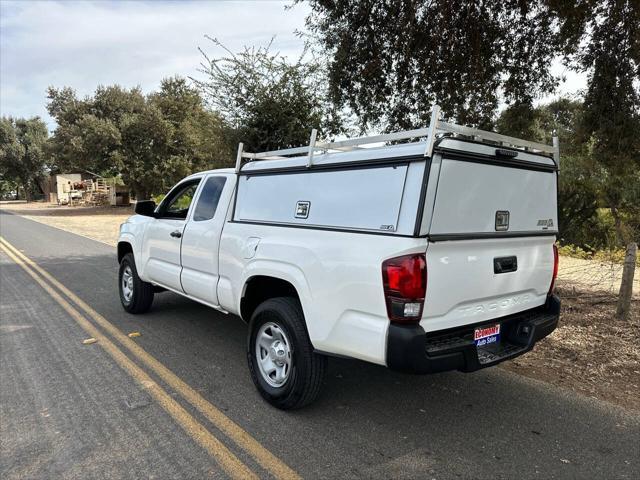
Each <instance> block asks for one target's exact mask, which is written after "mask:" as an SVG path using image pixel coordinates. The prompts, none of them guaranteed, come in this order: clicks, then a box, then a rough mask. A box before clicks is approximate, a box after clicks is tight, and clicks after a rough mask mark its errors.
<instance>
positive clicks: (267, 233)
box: [118, 107, 560, 408]
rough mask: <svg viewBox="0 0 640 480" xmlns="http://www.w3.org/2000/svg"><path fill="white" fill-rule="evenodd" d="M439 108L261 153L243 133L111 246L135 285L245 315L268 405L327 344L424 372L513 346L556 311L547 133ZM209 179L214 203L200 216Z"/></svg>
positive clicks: (314, 364) (522, 344) (524, 342)
mask: <svg viewBox="0 0 640 480" xmlns="http://www.w3.org/2000/svg"><path fill="white" fill-rule="evenodd" d="M437 119H438V109H437V107H436V108H434V115H433V116H432V121H431V124H430V126H429V127H428V128H425V129H421V130H413V131H409V132H399V133H395V134H390V135H382V136H376V137H367V138H360V139H352V140H345V141H341V142H333V143H321V142H317V141H316V133H315V131H313V132H312V135H311V141H310V144H309V145H308V146H305V147H300V148H293V149H286V150H280V151H274V152H263V153H249V152H245V151H244V149H243V146H242V144H241V145H240V147H239V151H238V158H237V164H236V168H235V169H234V170H231V169H227V170H217V171H216V170H214V171H209V172H203V173H199V174H196V175H192V176H191V177H188V178H186V179H185V180H183V181H182V182H180V183H179V184H178V185H177V186H176V187H174V189H173V190H172V191H171V192H170V193H169V194H168V195H167V197H166V198H165V200H164V201H163V203H161V204H160V205H159V206H158V207H156V208H155V209H154V210H152V211H151V210H148V211H146V212H144V211H143V206H141V208H140V212H141V213H142V214H143V215H139V216H136V217H132V219H131V220H130V221H129V222H128V223H127V224H124V225H123V228H122V233H121V239H120V243H119V246H118V252H119V259H120V260H121V261H125V257H126V256H127V254H128V253H130V254H131V256H132V257H133V258H134V260H135V261H134V265H135V269H131V268H130V269H129V270H130V274H131V276H133V277H137V278H138V280H139V282H140V286H139V287H138V290H144V289H145V288H146V289H147V290H146V291H145V294H146V295H147V297H148V296H149V291H150V290H149V289H151V288H155V289H156V290H157V289H158V287H163V288H166V289H169V290H172V291H174V292H177V293H179V294H181V295H184V296H187V297H189V298H192V299H194V300H196V301H199V302H202V303H205V304H207V305H209V306H212V307H214V308H216V309H218V310H220V311H223V312H228V313H234V314H237V315H240V316H241V317H242V318H243V319H244V320H245V321H247V322H248V323H249V325H250V335H249V342H248V358H249V365H250V369H251V372H252V378H253V380H254V382H255V383H256V386H257V387H258V389H259V391H260V392H261V393H262V395H263V396H264V397H265V398H266V399H267V400H268V401H270V402H271V403H273V404H274V405H276V406H278V407H280V408H294V407H299V406H301V405H302V404H305V403H308V402H309V401H311V399H312V398H314V397H315V395H317V392H318V391H319V385H320V380H318V378H321V373H322V372H324V365H325V363H326V358H325V356H326V355H340V356H347V357H352V358H358V359H362V360H366V361H369V362H373V363H378V364H381V365H386V366H389V367H390V368H394V369H399V370H409V371H414V372H425V373H426V372H434V371H442V370H449V369H458V370H462V371H473V370H477V369H478V368H482V367H485V366H489V365H493V364H496V363H498V362H500V361H502V360H506V359H509V358H513V357H514V356H517V355H520V354H522V353H524V352H526V351H528V350H529V349H531V348H532V347H533V345H534V344H535V342H536V341H538V340H539V339H541V338H543V337H544V336H546V335H548V334H549V333H550V332H551V331H553V329H554V328H555V327H556V325H557V321H558V315H559V307H560V302H559V300H558V298H557V297H556V296H554V295H552V288H553V282H554V279H555V274H556V272H557V252H556V250H555V247H554V242H555V238H556V235H557V233H558V232H557V225H558V220H557V176H558V162H559V154H558V145H557V141H554V145H553V146H549V145H544V144H537V143H532V142H528V141H524V140H518V139H514V138H511V137H506V136H501V135H497V134H495V133H492V132H482V131H480V130H476V129H471V128H467V127H462V126H458V125H453V124H447V123H444V122H439V121H438V120H437ZM407 139H412V140H417V141H414V142H413V143H403V144H399V145H392V146H389V145H385V146H378V147H374V148H370V146H371V144H375V143H378V144H379V143H380V142H394V141H399V140H407ZM367 144H368V145H369V147H367ZM211 179H214V180H215V179H217V180H215V183H216V184H218V185H219V187H218V191H217V198H216V199H215V201H216V204H217V207H214V211H215V214H213V216H212V218H208V219H207V220H204V221H203V220H202V218H200V217H201V216H199V215H195V216H194V211H198V210H199V208H200V205H201V204H202V203H205V202H209V203H210V202H211V192H210V191H209V190H207V189H208V188H209V187H208V186H207V185H209V184H211V183H212V180H211ZM187 188H189V189H192V193H191V195H192V197H190V202H191V203H190V205H189V206H188V207H187V208H186V209H185V210H184V211H181V213H180V215H179V218H176V216H175V214H174V213H173V210H171V205H172V202H174V201H175V199H176V198H177V197H179V195H180V192H182V191H186V189H187ZM209 203H207V204H206V205H209ZM170 211H171V212H172V213H171V215H169V214H168V213H167V212H170ZM169 234H170V235H171V237H172V238H171V239H169V238H167V235H169ZM172 249H173V250H172ZM129 261H130V262H131V259H130V260H129ZM125 263H126V261H125ZM124 268H125V270H126V265H125V267H124ZM122 271H123V267H121V277H122V276H123V275H124V274H122ZM122 278H123V277H122ZM127 278H129V277H127ZM127 281H128V280H127ZM123 285H124V283H123V281H122V280H121V299H123V294H122V291H123V287H122V286H123ZM145 285H148V287H145ZM125 286H126V285H125ZM134 286H135V285H134ZM124 290H125V291H126V292H130V291H133V290H132V289H127V288H124ZM131 295H133V294H131ZM150 296H151V298H152V297H153V295H152V294H150ZM132 298H133V297H132ZM141 302H142V303H140V305H138V306H139V307H145V308H148V305H150V303H151V301H150V300H148V299H147V300H146V301H141ZM283 302H284V303H283ZM147 303H148V305H147ZM123 305H124V306H125V308H127V309H128V310H130V311H131V310H132V308H130V306H131V301H130V303H129V304H127V301H126V299H123ZM127 305H129V307H128V306H127ZM134 306H135V305H134ZM145 308H139V310H141V311H143V310H144V309H145ZM137 309H138V308H133V310H137ZM296 351H297V352H298V354H297V356H296V354H295V352H296ZM305 351H306V352H309V354H308V355H306V354H305V355H302V354H301V353H300V352H305ZM296 368H297V369H300V371H301V372H304V375H302V376H301V375H294V374H293V373H292V372H293V371H294V370H295V369H296Z"/></svg>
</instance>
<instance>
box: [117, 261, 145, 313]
mask: <svg viewBox="0 0 640 480" xmlns="http://www.w3.org/2000/svg"><path fill="white" fill-rule="evenodd" d="M118 285H119V290H120V303H122V307H123V308H124V309H125V310H126V311H127V312H129V313H144V312H146V311H148V310H149V308H150V307H151V303H152V302H153V285H151V284H150V283H147V282H144V281H142V280H141V279H140V277H139V276H138V271H137V270H136V263H135V261H134V259H133V254H132V253H127V254H126V255H125V256H124V257H123V258H122V261H121V262H120V272H119V275H118Z"/></svg>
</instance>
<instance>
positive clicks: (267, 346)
mask: <svg viewBox="0 0 640 480" xmlns="http://www.w3.org/2000/svg"><path fill="white" fill-rule="evenodd" d="M256 359H257V360H258V370H259V371H260V375H262V378H263V379H264V381H265V382H267V383H268V384H269V385H271V386H272V387H276V388H278V387H282V386H283V385H284V384H285V383H286V381H287V379H288V378H289V374H290V373H291V343H290V342H289V339H288V338H287V335H286V334H285V333H284V331H283V330H282V328H280V327H279V326H278V325H277V324H275V323H273V322H267V323H265V324H264V325H262V326H261V327H260V330H258V334H257V335H256Z"/></svg>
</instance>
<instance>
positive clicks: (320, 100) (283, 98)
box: [195, 38, 342, 151]
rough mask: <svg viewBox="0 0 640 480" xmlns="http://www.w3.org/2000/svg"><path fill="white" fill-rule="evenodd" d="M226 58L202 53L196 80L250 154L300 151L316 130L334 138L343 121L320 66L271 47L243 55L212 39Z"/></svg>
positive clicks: (247, 49)
mask: <svg viewBox="0 0 640 480" xmlns="http://www.w3.org/2000/svg"><path fill="white" fill-rule="evenodd" d="M210 40H211V41H212V42H213V43H214V45H216V46H217V47H218V48H223V49H225V51H226V52H227V55H226V56H224V57H219V58H211V57H209V56H208V55H207V54H206V53H205V52H204V51H203V50H201V52H202V55H203V58H204V60H203V62H202V64H201V69H200V71H201V73H204V75H205V79H204V80H195V81H196V85H198V87H199V88H200V90H201V91H202V93H203V95H204V96H205V98H206V99H207V100H208V102H209V104H210V105H211V107H212V108H213V109H215V110H216V111H218V112H220V114H221V115H222V116H223V117H224V119H225V120H226V122H227V123H228V125H229V127H230V131H229V136H230V138H231V139H233V140H236V141H235V142H233V143H235V144H237V141H242V142H243V143H244V144H245V148H246V149H247V150H248V151H265V150H273V149H277V148H287V147H297V146H300V145H304V144H306V143H308V142H309V134H310V133H311V129H312V128H318V129H320V131H321V134H324V135H330V134H332V133H336V132H338V131H340V129H341V125H342V123H341V118H340V115H339V114H338V113H337V112H338V110H339V109H338V108H335V107H334V106H333V105H332V104H331V103H330V102H329V97H328V95H327V87H326V83H325V82H324V77H323V73H322V69H321V64H320V63H319V62H317V61H316V60H315V59H313V58H311V59H308V60H305V56H304V55H303V56H302V57H300V58H299V59H298V60H297V61H295V62H291V61H289V60H287V59H286V58H285V57H284V56H282V55H280V54H279V53H273V52H271V44H269V45H267V46H266V47H258V48H255V47H251V48H249V47H245V49H244V50H242V51H240V52H239V53H233V52H231V51H230V50H228V49H226V48H225V47H224V46H223V45H222V44H221V43H220V42H218V41H217V40H215V39H213V38H210Z"/></svg>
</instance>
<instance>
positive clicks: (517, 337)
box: [387, 295, 560, 373]
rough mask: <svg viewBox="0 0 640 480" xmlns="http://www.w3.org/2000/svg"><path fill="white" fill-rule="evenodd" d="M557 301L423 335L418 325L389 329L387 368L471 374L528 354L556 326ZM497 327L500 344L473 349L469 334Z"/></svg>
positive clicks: (416, 371)
mask: <svg viewBox="0 0 640 480" xmlns="http://www.w3.org/2000/svg"><path fill="white" fill-rule="evenodd" d="M559 317H560V299H559V298H558V297H557V296H556V295H552V296H550V297H549V298H548V299H547V302H546V303H545V304H544V305H542V306H540V307H536V308H533V309H531V310H525V311H524V312H520V313H517V314H514V315H509V316H507V317H501V318H499V319H496V320H493V321H486V322H482V323H479V324H474V325H465V326H463V327H457V328H452V329H449V330H440V331H438V332H429V333H425V331H424V329H423V328H422V327H421V326H420V325H411V326H405V325H394V324H392V325H390V326H389V332H388V336H387V366H388V367H389V368H391V369H393V370H399V371H405V372H413V373H435V372H443V371H446V370H460V371H463V372H473V371H474V370H479V369H481V368H485V367H489V366H491V365H495V364H497V363H500V362H502V361H504V360H508V359H510V358H514V357H517V356H519V355H522V354H523V353H526V352H528V351H529V350H531V349H532V348H533V346H534V345H535V343H536V342H537V341H538V340H540V339H542V338H544V337H546V336H547V335H549V334H550V333H551V332H553V331H554V330H555V329H556V327H557V326H558V318H559ZM498 322H499V323H500V328H501V333H500V342H499V343H497V344H494V345H491V346H490V347H488V348H485V347H482V348H477V347H476V345H475V343H474V341H473V331H474V329H475V328H477V327H482V326H484V325H493V324H496V323H498Z"/></svg>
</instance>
